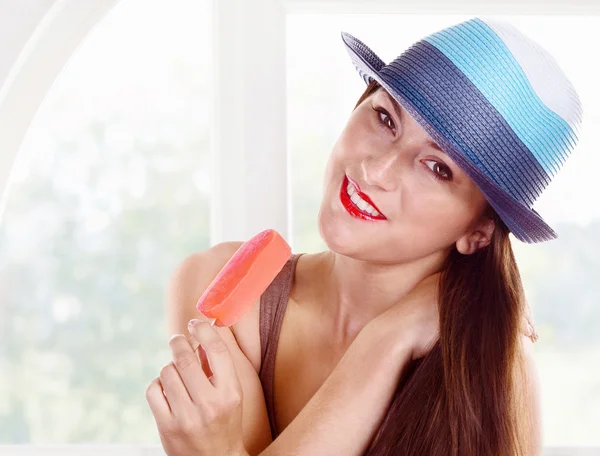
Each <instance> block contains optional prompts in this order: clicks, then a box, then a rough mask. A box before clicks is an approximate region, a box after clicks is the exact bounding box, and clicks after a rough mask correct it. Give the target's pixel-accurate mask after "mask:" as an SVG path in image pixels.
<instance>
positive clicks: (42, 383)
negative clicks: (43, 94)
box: [0, 0, 212, 444]
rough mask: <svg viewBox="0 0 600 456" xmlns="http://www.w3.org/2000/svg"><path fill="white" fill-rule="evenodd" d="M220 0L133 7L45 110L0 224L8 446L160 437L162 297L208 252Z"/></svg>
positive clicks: (101, 35) (0, 401)
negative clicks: (154, 403)
mask: <svg viewBox="0 0 600 456" xmlns="http://www.w3.org/2000/svg"><path fill="white" fill-rule="evenodd" d="M209 7H210V4H209V2H208V1H205V0H203V1H196V0H170V1H169V2H165V1H158V0H153V1H148V0H123V1H121V2H119V3H118V4H117V6H116V7H115V8H114V9H113V10H112V11H111V12H110V13H109V15H108V16H107V17H106V18H105V19H104V20H102V21H101V23H99V24H98V26H97V27H96V28H95V29H94V30H93V31H92V32H91V33H90V35H89V36H88V37H87V38H86V39H85V41H84V42H83V43H82V45H81V47H80V48H79V49H78V50H77V52H76V53H75V55H73V57H72V59H71V60H70V61H69V63H68V65H67V67H66V68H64V70H63V71H62V73H61V74H60V76H59V78H58V80H57V81H56V83H55V84H54V86H53V87H52V89H51V90H50V92H49V93H48V96H47V98H46V99H45V101H44V103H43V105H42V107H41V109H40V110H39V112H38V114H37V116H36V117H35V119H34V121H33V123H32V125H31V127H30V129H29V131H28V134H27V136H26V138H25V141H24V143H23V145H22V148H21V150H20V153H19V157H18V162H17V164H16V167H15V169H14V171H13V173H12V177H11V179H12V184H11V187H10V194H9V196H8V199H7V206H6V210H5V213H4V216H3V220H2V225H1V227H0V255H1V256H0V312H1V315H2V317H1V318H0V322H1V324H2V328H1V329H0V331H1V332H2V334H3V336H4V337H5V338H6V340H7V341H8V343H7V344H6V345H5V344H2V346H1V348H0V365H1V366H2V367H1V370H2V372H3V375H2V376H0V389H1V390H2V394H1V395H0V396H1V397H0V442H2V443H15V444H17V443H36V444H47V443H75V442H86V443H96V442H104V443H119V442H135V443H142V442H143V443H158V442H159V440H158V435H157V433H156V426H155V423H154V420H153V417H152V414H151V413H150V412H149V408H148V405H147V403H146V400H145V396H144V391H145V388H146V386H147V384H148V383H149V382H150V380H151V379H152V378H153V377H156V376H157V374H158V371H159V369H160V367H161V366H162V365H163V364H166V363H167V362H168V361H169V360H170V352H169V350H168V345H167V343H166V342H167V341H168V334H167V331H166V329H165V319H164V288H165V285H166V281H167V279H168V277H169V276H170V274H171V273H172V272H173V270H174V268H175V266H176V264H177V263H178V262H180V261H181V260H182V259H183V258H184V257H185V256H187V255H188V254H190V253H192V252H194V251H198V250H202V249H205V248H207V247H208V246H209V243H210V239H209V235H210V224H209V209H210V208H209V205H210V189H211V183H210V173H209V166H210V164H209V162H210V156H209V96H210V87H209V83H210V70H211V66H212V62H211V52H212V47H211V37H212V35H211V33H212V32H211V27H210V17H211V16H210V10H209Z"/></svg>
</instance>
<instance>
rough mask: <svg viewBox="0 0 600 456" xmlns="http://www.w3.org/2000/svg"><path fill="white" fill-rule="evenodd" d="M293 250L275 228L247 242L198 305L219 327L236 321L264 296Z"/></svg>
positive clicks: (224, 267) (224, 268) (227, 264)
mask: <svg viewBox="0 0 600 456" xmlns="http://www.w3.org/2000/svg"><path fill="white" fill-rule="evenodd" d="M291 254H292V250H291V248H290V246H289V245H288V244H287V242H285V239H283V238H282V237H281V235H280V234H279V233H278V232H277V231H275V230H265V231H262V232H260V233H258V234H257V235H256V236H254V237H253V238H252V239H250V240H248V241H246V242H244V243H243V244H242V246H241V247H240V248H239V249H238V250H237V251H236V252H235V253H234V254H233V256H232V257H231V258H230V259H229V261H228V262H227V263H226V264H225V266H223V269H221V271H220V272H219V274H217V276H216V277H215V279H214V280H213V281H212V282H211V284H210V285H209V286H208V288H207V289H206V291H205V292H204V293H203V294H202V296H201V297H200V299H199V300H198V303H197V304H196V308H197V309H198V310H199V311H200V313H202V314H203V315H205V316H206V317H208V318H213V319H216V321H215V322H213V323H216V324H217V325H218V326H231V325H233V324H235V323H236V322H237V321H238V320H239V319H240V318H241V317H242V316H243V315H244V314H245V313H246V312H247V311H248V310H250V307H252V304H253V303H254V302H256V300H258V299H259V298H260V295H262V294H263V293H264V291H265V290H266V289H267V287H268V286H269V285H270V283H271V282H272V281H273V279H275V277H276V276H277V274H278V273H279V271H281V269H282V268H283V266H284V265H285V263H286V262H287V260H288V259H289V258H290V255H291Z"/></svg>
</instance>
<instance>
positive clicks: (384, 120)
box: [375, 108, 396, 132]
mask: <svg viewBox="0 0 600 456" xmlns="http://www.w3.org/2000/svg"><path fill="white" fill-rule="evenodd" d="M375 111H376V112H377V117H378V118H379V122H380V123H381V124H382V125H384V126H386V127H387V128H389V129H391V130H392V131H394V132H395V130H396V125H395V124H394V121H393V120H392V117H391V116H390V114H389V113H388V112H387V111H386V110H385V109H383V108H377V109H375Z"/></svg>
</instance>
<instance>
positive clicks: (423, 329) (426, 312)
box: [365, 273, 441, 359]
mask: <svg viewBox="0 0 600 456" xmlns="http://www.w3.org/2000/svg"><path fill="white" fill-rule="evenodd" d="M440 275H441V274H440V273H436V274H433V275H431V276H429V277H427V278H425V279H424V280H422V281H421V282H420V283H419V284H418V285H417V286H416V287H415V288H414V289H413V290H412V291H410V292H409V293H408V294H407V295H406V296H405V297H404V298H402V299H401V300H400V301H399V302H398V303H396V304H394V305H393V306H392V307H390V308H389V309H388V310H386V311H385V312H383V313H381V314H380V315H378V316H377V317H375V318H374V319H373V320H371V321H370V322H369V323H367V325H366V326H365V329H366V328H369V329H368V330H374V331H376V332H377V333H378V334H381V335H382V337H386V338H388V339H389V340H393V342H394V346H395V347H397V348H398V353H399V356H404V353H405V351H406V350H409V352H410V357H411V359H417V358H422V357H423V356H425V355H426V354H427V353H429V351H430V350H431V348H432V347H433V345H434V344H435V342H436V341H437V340H438V339H439V335H440V317H439V308H438V297H437V294H438V284H439V278H440Z"/></svg>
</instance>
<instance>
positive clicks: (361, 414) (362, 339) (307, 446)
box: [260, 324, 411, 456]
mask: <svg viewBox="0 0 600 456" xmlns="http://www.w3.org/2000/svg"><path fill="white" fill-rule="evenodd" d="M410 359H411V351H410V348H409V344H408V343H406V344H403V343H402V341H401V340H400V338H399V337H398V336H395V337H393V338H390V337H386V336H384V335H382V333H381V332H379V331H376V328H375V327H374V326H370V325H369V324H367V326H365V327H364V328H363V330H362V331H361V332H360V333H359V334H358V335H357V336H356V339H355V340H354V341H353V342H352V344H351V345H350V347H349V348H348V350H347V351H346V353H345V354H344V356H343V357H342V359H341V360H340V361H339V363H338V364H337V366H336V367H335V369H334V370H333V372H332V373H331V375H330V376H329V377H328V378H327V380H326V381H325V383H323V385H322V386H321V388H320V389H319V390H318V391H317V393H316V394H315V395H314V396H313V397H312V398H311V400H310V401H309V402H308V404H306V406H305V407H304V408H303V409H302V411H301V412H300V413H299V414H298V416H297V417H296V418H295V419H294V420H293V421H292V422H291V423H290V424H289V425H288V426H287V427H286V428H285V430H284V431H283V432H282V433H281V435H280V436H278V437H277V438H276V439H275V441H274V442H273V443H272V444H271V445H269V447H268V448H267V449H266V450H265V451H263V452H262V453H260V455H261V456H286V455H295V456H298V455H302V456H309V455H310V456H318V455H332V454H342V455H357V456H360V455H362V454H364V452H365V451H366V449H367V448H368V446H369V444H370V442H371V440H372V439H373V437H374V436H375V433H376V431H377V430H378V429H379V426H380V425H381V423H382V421H383V418H384V416H385V413H386V412H387V409H388V408H389V404H390V402H391V399H392V396H393V394H394V391H395V390H396V387H397V386H398V382H399V380H400V376H401V374H402V371H403V370H404V366H405V365H406V364H407V362H408V361H409V360H410Z"/></svg>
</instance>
